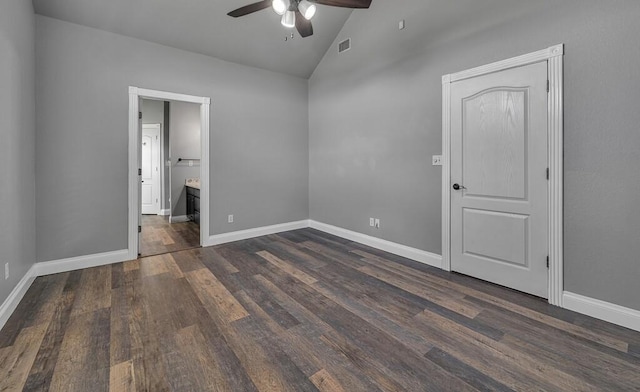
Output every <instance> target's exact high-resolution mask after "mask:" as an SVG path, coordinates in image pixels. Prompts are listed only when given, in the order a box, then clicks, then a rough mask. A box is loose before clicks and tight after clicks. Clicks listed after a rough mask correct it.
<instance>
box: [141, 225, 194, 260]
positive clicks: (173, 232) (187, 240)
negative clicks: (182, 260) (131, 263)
mask: <svg viewBox="0 0 640 392" xmlns="http://www.w3.org/2000/svg"><path fill="white" fill-rule="evenodd" d="M141 234H142V235H141V236H140V255H141V256H153V255H159V254H163V253H169V252H177V251H180V250H186V249H191V248H197V247H199V246H200V227H199V226H198V225H197V224H196V223H195V222H179V223H169V217H167V216H158V215H142V233H141Z"/></svg>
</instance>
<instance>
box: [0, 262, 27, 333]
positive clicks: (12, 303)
mask: <svg viewBox="0 0 640 392" xmlns="http://www.w3.org/2000/svg"><path fill="white" fill-rule="evenodd" d="M35 279H36V273H35V265H32V266H31V268H29V271H27V273H26V274H25V275H24V276H23V277H22V279H20V282H18V285H17V286H16V287H15V288H14V289H13V290H12V291H11V294H9V296H8V297H7V299H6V300H5V301H4V302H3V303H2V305H0V329H2V328H3V327H4V325H5V324H6V323H7V321H8V320H9V317H11V314H12V313H13V311H14V310H16V308H17V307H18V304H19V303H20V301H21V300H22V298H23V297H24V295H25V294H26V293H27V290H29V287H31V284H32V283H33V281H34V280H35Z"/></svg>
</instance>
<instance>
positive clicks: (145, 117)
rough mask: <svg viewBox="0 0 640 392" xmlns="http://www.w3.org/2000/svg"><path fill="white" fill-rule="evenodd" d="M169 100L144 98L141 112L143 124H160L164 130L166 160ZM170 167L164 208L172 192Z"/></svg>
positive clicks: (166, 179)
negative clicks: (166, 111)
mask: <svg viewBox="0 0 640 392" xmlns="http://www.w3.org/2000/svg"><path fill="white" fill-rule="evenodd" d="M168 104H169V103H168V102H164V101H156V100H153V99H143V100H142V104H141V108H140V109H141V110H140V111H141V112H142V123H143V124H160V128H161V129H162V130H163V135H164V156H165V161H166V160H167V159H169V127H168V121H166V120H165V117H167V118H168V116H169V113H165V106H166V105H168ZM164 164H165V163H163V165H164ZM169 170H170V169H169V168H168V167H166V165H165V171H164V184H166V186H165V187H164V188H163V189H162V192H163V193H164V196H163V202H164V204H163V205H162V207H161V208H162V209H163V210H167V209H169V197H170V195H171V193H170V192H169V185H168V184H169Z"/></svg>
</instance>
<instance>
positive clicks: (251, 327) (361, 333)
mask: <svg viewBox="0 0 640 392" xmlns="http://www.w3.org/2000/svg"><path fill="white" fill-rule="evenodd" d="M639 389H640V333H637V332H634V331H631V330H628V329H624V328H621V327H617V326H614V325H611V324H608V323H605V322H601V321H598V320H595V319H592V318H589V317H586V316H582V315H579V314H576V313H573V312H569V311H565V310H562V309H558V308H555V307H552V306H549V305H548V304H546V302H545V301H543V300H541V299H538V298H534V297H530V296H528V295H524V294H520V293H517V292H514V291H512V290H508V289H505V288H502V287H498V286H495V285H492V284H488V283H485V282H482V281H478V280H475V279H472V278H468V277H464V276H460V275H457V274H451V273H446V272H443V271H441V270H437V269H434V268H430V267H428V266H424V265H421V264H417V263H414V262H411V261H408V260H406V259H403V258H400V257H397V256H394V255H390V254H387V253H384V252H381V251H378V250H375V249H371V248H369V247H366V246H363V245H359V244H357V243H353V242H349V241H346V240H343V239H341V238H337V237H333V236H330V235H327V234H324V233H321V232H319V231H315V230H312V229H305V230H298V231H293V232H287V233H282V234H278V235H271V236H266V237H261V238H258V239H253V240H246V241H240V242H236V243H232V244H226V245H221V246H216V247H211V248H199V249H191V250H187V251H181V252H174V253H168V254H164V255H160V256H154V257H147V258H141V259H138V260H135V261H130V262H125V263H120V264H114V265H110V266H104V267H97V268H90V269H85V270H80V271H74V272H69V273H63V274H57V275H51V276H45V277H40V278H38V279H37V280H36V281H35V282H34V284H33V285H32V286H31V288H30V289H29V291H28V293H27V294H26V296H25V297H24V299H23V300H22V302H21V303H20V305H19V307H18V309H17V310H16V311H15V312H14V314H13V316H12V317H11V318H10V320H9V321H8V323H7V324H6V326H5V327H4V328H3V330H2V331H1V332H0V390H2V391H19V390H26V391H46V390H51V391H67V392H71V391H83V392H85V391H91V392H97V391H234V392H245V391H246V392H250V391H277V392H281V391H295V392H300V391H345V392H355V391H367V392H373V391H457V392H459V391H534V390H535V391H542V390H545V391H638V390H639Z"/></svg>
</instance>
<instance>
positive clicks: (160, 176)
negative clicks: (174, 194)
mask: <svg viewBox="0 0 640 392" xmlns="http://www.w3.org/2000/svg"><path fill="white" fill-rule="evenodd" d="M145 125H146V126H153V127H154V128H158V132H159V136H158V137H159V138H160V140H159V142H160V146H159V147H158V148H159V149H160V153H159V154H158V159H159V160H160V164H159V166H158V167H159V168H160V171H159V173H158V179H159V182H160V190H159V193H160V194H159V195H158V199H159V200H160V201H159V203H160V208H159V209H158V215H162V210H163V208H162V207H163V206H164V140H163V138H164V129H163V127H162V124H160V123H142V129H144V127H145ZM141 207H142V206H141Z"/></svg>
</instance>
